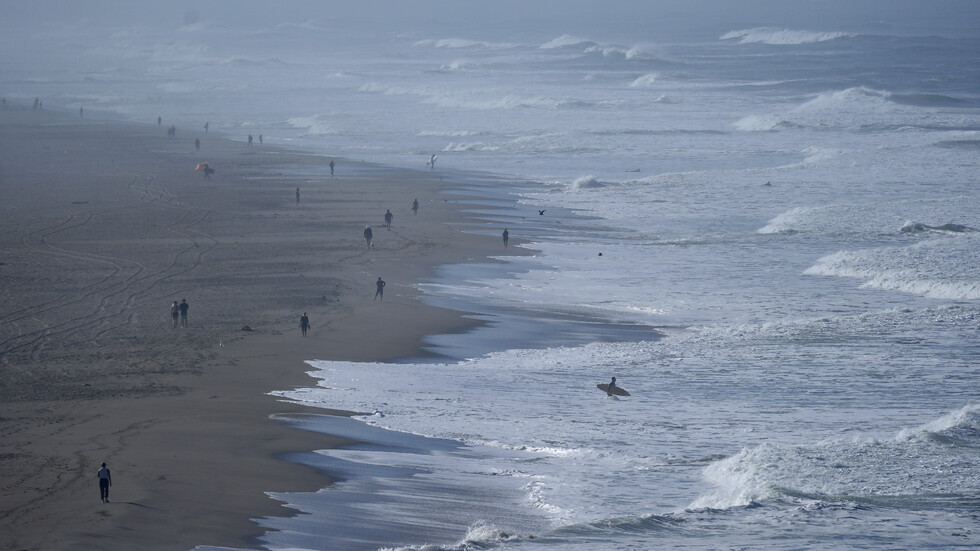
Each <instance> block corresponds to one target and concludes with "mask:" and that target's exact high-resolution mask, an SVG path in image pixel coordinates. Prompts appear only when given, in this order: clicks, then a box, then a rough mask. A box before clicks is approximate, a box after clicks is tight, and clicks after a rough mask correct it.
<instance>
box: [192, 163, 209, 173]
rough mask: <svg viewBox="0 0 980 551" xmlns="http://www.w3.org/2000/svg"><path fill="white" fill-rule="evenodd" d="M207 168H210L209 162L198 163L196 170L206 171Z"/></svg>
mask: <svg viewBox="0 0 980 551" xmlns="http://www.w3.org/2000/svg"><path fill="white" fill-rule="evenodd" d="M207 169H208V164H207V163H198V164H197V168H195V169H194V172H204V171H206V170H207Z"/></svg>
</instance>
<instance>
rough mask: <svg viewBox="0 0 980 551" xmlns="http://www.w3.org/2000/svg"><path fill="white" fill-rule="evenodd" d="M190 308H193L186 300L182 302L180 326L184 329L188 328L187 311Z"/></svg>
mask: <svg viewBox="0 0 980 551" xmlns="http://www.w3.org/2000/svg"><path fill="white" fill-rule="evenodd" d="M190 307H191V306H190V305H189V304H187V299H186V298H185V299H183V300H181V301H180V325H181V326H182V327H187V310H188V309H189V308H190Z"/></svg>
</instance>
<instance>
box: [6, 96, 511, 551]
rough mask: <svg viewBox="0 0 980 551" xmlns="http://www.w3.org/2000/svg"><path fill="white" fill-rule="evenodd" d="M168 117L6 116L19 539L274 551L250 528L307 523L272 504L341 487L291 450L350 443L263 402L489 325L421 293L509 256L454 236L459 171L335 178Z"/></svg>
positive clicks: (359, 172) (380, 170) (9, 510)
mask: <svg viewBox="0 0 980 551" xmlns="http://www.w3.org/2000/svg"><path fill="white" fill-rule="evenodd" d="M167 126H168V123H167V122H166V121H164V124H163V125H162V126H157V125H156V124H146V125H134V124H121V123H113V122H106V121H98V120H91V119H84V120H80V119H78V118H73V117H71V116H68V115H63V114H58V113H53V112H41V113H34V112H32V110H31V109H30V107H29V106H28V107H27V108H26V109H25V108H23V106H20V107H18V106H12V108H10V109H6V110H4V111H2V112H0V196H2V197H3V200H2V201H0V229H2V231H0V442H2V450H0V454H2V455H0V548H2V549H12V550H35V549H37V550H42V549H43V550H46V551H47V550H60V549H106V550H115V549H118V550H131V549H149V550H153V549H174V550H178V549H190V548H193V547H194V546H196V545H214V546H236V547H254V546H255V540H254V538H255V537H256V536H258V535H260V534H261V533H262V530H260V529H259V527H258V526H257V525H256V524H255V523H253V522H252V521H251V520H250V519H251V518H257V517H262V516H267V515H288V514H289V513H290V511H289V510H288V509H285V508H284V507H282V506H281V504H280V503H279V502H276V501H274V500H273V499H271V498H270V497H268V496H267V495H266V494H265V492H270V491H276V492H285V491H298V490H307V491H313V490H316V489H318V488H321V487H324V486H327V485H329V483H330V481H329V480H328V479H327V478H326V476H325V475H324V474H323V473H320V472H316V471H314V470H312V469H310V468H308V467H304V466H302V465H299V464H295V463H291V462H288V461H285V460H282V459H280V457H282V456H284V455H286V454H289V453H291V452H297V451H308V450H312V449H317V448H326V447H330V446H335V445H338V444H339V443H341V442H340V440H339V439H337V438H334V437H331V436H329V435H321V434H314V433H309V432H306V431H302V430H299V429H295V428H290V427H287V426H286V425H284V424H282V423H281V422H277V421H275V420H272V419H270V416H271V415H273V414H276V413H295V412H300V411H303V409H302V408H301V407H300V406H298V405H295V404H291V403H286V402H282V401H278V400H276V399H274V398H272V397H270V396H268V395H267V394H266V393H268V392H269V391H271V390H276V389H285V388H292V387H297V386H306V385H309V384H310V383H311V382H312V380H311V379H309V378H308V376H306V375H305V372H306V371H307V370H308V369H309V366H307V365H306V364H305V363H303V361H304V360H310V359H339V360H365V361H378V360H387V359H393V358H400V357H411V356H418V355H423V354H425V350H424V349H423V348H422V347H421V345H422V343H421V338H422V337H423V336H424V335H427V334H435V333H446V332H453V331H463V330H465V329H466V328H467V327H469V326H471V325H472V324H473V323H474V322H473V321H471V320H470V319H468V318H467V317H466V316H464V315H463V314H461V313H459V312H455V311H450V310H444V309H440V308H435V307H432V306H427V305H424V304H423V303H422V302H421V301H420V299H419V293H418V291H417V290H416V288H415V284H416V283H417V282H419V281H421V280H423V279H424V278H426V277H427V276H428V275H430V274H431V273H432V269H433V268H434V267H436V266H438V265H441V264H445V263H449V262H459V261H465V260H468V259H482V258H485V257H486V256H488V255H499V254H504V251H503V250H502V248H501V244H500V242H499V239H496V238H487V237H480V236H474V235H470V234H465V233H462V232H461V231H460V229H459V228H460V227H461V226H460V225H458V224H450V222H460V221H462V218H461V214H460V212H459V211H458V209H459V204H457V203H456V199H458V198H457V197H455V196H453V195H451V194H447V192H446V191H447V190H448V189H449V187H450V186H451V184H450V183H447V182H441V181H439V171H434V172H429V171H424V170H423V171H408V170H398V169H389V168H385V167H370V166H367V165H363V164H361V163H357V162H351V161H347V160H342V159H337V168H336V176H335V177H333V178H331V177H330V175H329V169H328V168H327V167H326V163H328V162H329V160H330V159H329V158H324V157H318V156H312V155H308V154H301V153H295V152H289V151H285V150H282V149H277V148H275V147H271V146H269V145H268V144H266V145H260V144H258V143H257V142H256V143H253V146H252V147H251V148H249V147H248V145H247V144H246V143H244V142H243V141H241V142H240V141H232V140H229V139H227V138H226V137H222V136H220V135H218V134H216V133H215V132H213V131H212V132H211V133H209V134H205V133H204V132H203V129H201V131H200V132H197V131H195V132H189V131H187V130H185V129H182V128H178V129H177V134H176V138H175V139H170V138H168V136H167ZM195 138H198V139H200V140H201V149H200V151H196V150H195V147H194V139H195ZM200 162H209V163H210V166H212V167H213V168H215V170H216V172H215V174H214V175H213V177H212V180H211V181H207V182H206V181H205V180H204V175H203V174H202V173H200V172H195V171H194V169H195V167H196V166H197V164H198V163H200ZM311 171H312V172H313V173H315V175H310V174H311ZM297 187H298V188H300V200H299V202H298V203H297V201H296V188H297ZM415 197H418V199H419V203H420V206H421V208H420V210H419V213H418V215H413V214H412V212H411V210H410V207H411V204H412V200H413V199H414V198H415ZM385 209H391V211H392V213H393V214H394V223H393V226H392V229H391V230H387V229H385V228H384V226H383V215H384V212H385ZM367 224H370V225H371V226H372V228H373V229H374V235H375V245H374V246H373V247H371V248H368V247H367V246H366V245H365V242H364V239H363V237H362V235H361V233H362V230H363V228H364V226H365V225H367ZM512 243H513V240H512ZM508 252H510V253H512V254H514V253H516V254H519V253H520V251H519V250H518V249H515V248H514V247H511V248H510V249H508ZM379 276H380V277H383V278H384V279H385V280H386V282H387V287H386V289H385V295H384V300H383V302H382V301H374V300H373V297H374V292H375V280H376V279H377V278H378V277H379ZM185 298H186V299H187V302H188V303H189V305H190V309H189V316H188V327H187V328H186V329H185V328H174V327H173V325H172V321H171V316H170V305H171V304H172V302H173V301H174V300H181V299H185ZM303 312H308V314H309V316H310V320H311V323H312V328H311V330H310V333H309V335H308V336H307V337H303V336H302V335H301V333H300V329H299V318H300V316H301V314H302V313H303ZM321 412H322V410H321ZM337 413H340V414H342V413H343V412H337ZM103 461H106V462H107V463H108V466H109V468H110V469H111V472H112V479H113V486H112V488H111V493H110V503H108V504H103V503H101V501H100V499H99V495H98V491H99V490H98V482H97V479H96V471H97V469H98V467H99V464H100V463H101V462H103Z"/></svg>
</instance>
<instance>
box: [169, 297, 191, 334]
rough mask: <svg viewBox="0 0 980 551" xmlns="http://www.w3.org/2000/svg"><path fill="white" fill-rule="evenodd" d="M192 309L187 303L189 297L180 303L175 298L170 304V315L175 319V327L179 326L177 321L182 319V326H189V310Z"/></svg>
mask: <svg viewBox="0 0 980 551" xmlns="http://www.w3.org/2000/svg"><path fill="white" fill-rule="evenodd" d="M189 309H190V305H189V304H187V299H186V298H185V299H182V300H181V301H180V304H178V303H177V301H176V300H175V301H174V303H173V304H172V305H171V306H170V315H171V316H172V317H173V319H174V327H177V321H178V319H179V320H180V325H181V327H187V311H188V310H189Z"/></svg>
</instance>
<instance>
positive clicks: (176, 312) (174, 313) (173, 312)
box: [170, 300, 180, 327]
mask: <svg viewBox="0 0 980 551" xmlns="http://www.w3.org/2000/svg"><path fill="white" fill-rule="evenodd" d="M170 316H171V317H173V318H174V327H177V319H178V318H179V317H180V305H179V304H177V301H176V300H175V301H174V304H173V306H171V307H170Z"/></svg>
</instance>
